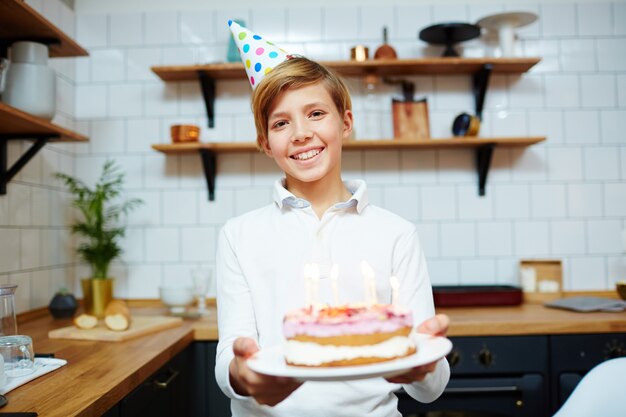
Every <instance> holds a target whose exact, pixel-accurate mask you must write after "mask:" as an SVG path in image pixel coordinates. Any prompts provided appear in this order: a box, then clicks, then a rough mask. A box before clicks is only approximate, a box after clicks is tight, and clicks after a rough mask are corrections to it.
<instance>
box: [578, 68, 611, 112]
mask: <svg viewBox="0 0 626 417" xmlns="http://www.w3.org/2000/svg"><path fill="white" fill-rule="evenodd" d="M615 85H616V84H615V76H614V75H611V74H582V75H581V76H580V87H581V89H580V92H581V94H580V101H581V103H582V106H583V107H615V104H616V102H617V97H616V93H615Z"/></svg>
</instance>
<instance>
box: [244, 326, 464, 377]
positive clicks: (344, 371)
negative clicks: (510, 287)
mask: <svg viewBox="0 0 626 417" xmlns="http://www.w3.org/2000/svg"><path fill="white" fill-rule="evenodd" d="M414 338H415V342H416V344H417V352H416V353H414V354H413V355H410V356H407V357H405V358H400V359H395V360H393V361H388V362H381V363H373V364H370V365H360V366H338V367H332V368H308V367H299V366H290V365H287V364H286V363H285V359H284V357H283V346H282V345H277V346H271V347H269V348H266V349H262V350H260V351H258V352H257V353H256V354H255V355H254V356H253V357H251V358H250V359H248V366H249V367H250V369H252V370H253V371H255V372H258V373H260V374H265V375H273V376H284V377H291V378H295V379H298V380H300V381H349V380H353V379H366V378H377V377H391V376H394V375H400V374H402V373H404V372H405V371H407V370H409V369H411V368H415V367H417V366H421V365H426V364H428V363H431V362H434V361H436V360H438V359H441V358H443V357H444V356H446V355H447V354H448V353H449V352H450V350H451V349H452V342H451V341H450V340H449V339H446V338H445V337H434V336H430V335H426V334H419V333H418V334H415V335H414Z"/></svg>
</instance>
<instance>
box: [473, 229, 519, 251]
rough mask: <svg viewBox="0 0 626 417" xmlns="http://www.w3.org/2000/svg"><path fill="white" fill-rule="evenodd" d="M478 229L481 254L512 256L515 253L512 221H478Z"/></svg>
mask: <svg viewBox="0 0 626 417" xmlns="http://www.w3.org/2000/svg"><path fill="white" fill-rule="evenodd" d="M476 231H477V232H478V236H477V237H478V255H479V256H510V255H512V254H513V237H512V225H511V223H509V222H485V223H478V225H477V227H476Z"/></svg>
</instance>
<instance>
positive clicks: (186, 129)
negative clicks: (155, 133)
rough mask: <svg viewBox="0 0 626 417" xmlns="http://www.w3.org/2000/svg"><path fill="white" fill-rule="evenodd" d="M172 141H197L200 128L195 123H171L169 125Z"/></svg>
mask: <svg viewBox="0 0 626 417" xmlns="http://www.w3.org/2000/svg"><path fill="white" fill-rule="evenodd" d="M170 134H171V136H172V142H174V143H181V142H197V141H198V139H199V138H200V128H199V127H198V126H196V125H173V126H171V127H170Z"/></svg>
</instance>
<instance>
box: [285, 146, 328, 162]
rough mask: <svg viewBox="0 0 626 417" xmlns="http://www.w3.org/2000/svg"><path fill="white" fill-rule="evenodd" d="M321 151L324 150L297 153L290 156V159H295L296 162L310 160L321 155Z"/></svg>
mask: <svg viewBox="0 0 626 417" xmlns="http://www.w3.org/2000/svg"><path fill="white" fill-rule="evenodd" d="M323 150H324V148H319V149H311V150H310V151H306V152H302V153H298V154H295V155H292V156H291V159H295V160H297V161H306V160H307V159H311V158H314V157H315V156H317V155H319V154H320V153H322V151H323Z"/></svg>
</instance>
